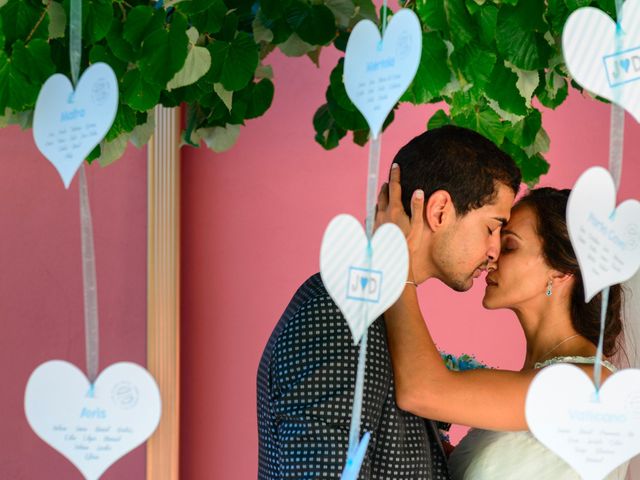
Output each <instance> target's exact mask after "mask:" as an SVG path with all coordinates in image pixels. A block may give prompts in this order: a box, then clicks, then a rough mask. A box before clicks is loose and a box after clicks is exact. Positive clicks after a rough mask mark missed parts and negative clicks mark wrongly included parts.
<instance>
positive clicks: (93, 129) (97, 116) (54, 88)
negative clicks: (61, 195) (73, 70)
mask: <svg viewBox="0 0 640 480" xmlns="http://www.w3.org/2000/svg"><path fill="white" fill-rule="evenodd" d="M117 111H118V80H117V79H116V76H115V74H114V73H113V70H112V69H111V67H110V66H109V65H107V64H106V63H94V64H93V65H91V66H90V67H89V68H87V69H86V70H85V71H84V73H83V74H82V76H81V77H80V80H79V81H78V85H77V87H76V89H75V91H74V90H73V86H72V84H71V82H70V81H69V79H68V78H67V77H66V76H64V75H61V74H59V73H56V74H54V75H52V76H50V77H49V78H48V79H47V81H46V82H45V83H44V85H43V86H42V89H40V93H39V94H38V99H37V100H36V108H35V112H34V114H33V138H34V140H35V142H36V146H37V147H38V150H40V152H42V154H43V155H44V156H45V157H46V158H47V159H48V160H49V161H50V162H51V163H52V164H53V166H54V167H55V168H56V170H58V173H59V174H60V176H61V177H62V181H63V182H64V186H65V187H66V188H69V184H70V183H71V180H72V179H73V176H74V175H75V173H76V171H77V170H78V168H80V165H82V162H83V161H84V159H85V158H87V156H88V155H89V153H91V151H92V150H93V149H94V148H95V146H96V145H98V143H100V142H101V141H102V139H103V138H104V137H105V135H106V134H107V132H108V131H109V129H110V128H111V125H112V124H113V121H114V119H115V117H116V112H117Z"/></svg>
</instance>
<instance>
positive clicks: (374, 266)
mask: <svg viewBox="0 0 640 480" xmlns="http://www.w3.org/2000/svg"><path fill="white" fill-rule="evenodd" d="M408 273H409V252H408V250H407V242H406V240H405V238H404V234H403V233H402V231H401V230H400V229H399V228H398V227H397V226H395V225H393V224H391V223H385V224H384V225H382V226H381V227H380V228H378V229H377V230H376V232H375V234H374V235H373V238H372V239H371V244H370V245H369V243H368V241H367V237H366V235H365V232H364V229H363V228H362V225H360V222H358V220H356V219H355V218H354V217H352V216H351V215H345V214H343V215H338V216H337V217H335V218H334V219H333V220H332V221H331V222H330V223H329V226H328V227H327V230H326V231H325V234H324V237H323V239H322V246H321V248H320V275H321V276H322V281H323V283H324V286H325V288H326V289H327V292H329V295H331V298H332V299H333V301H334V302H336V304H337V305H338V307H339V308H340V311H341V312H342V314H343V315H344V316H345V318H346V320H347V323H348V324H349V329H350V330H351V334H352V335H353V340H354V343H355V344H358V343H359V342H360V338H361V337H362V334H363V333H364V331H365V330H366V329H367V328H368V327H369V325H371V323H372V322H373V321H374V320H375V319H376V318H378V317H379V316H380V315H382V313H383V312H384V311H385V310H387V309H388V308H389V307H390V306H391V305H393V303H394V302H395V301H396V300H397V299H398V297H400V294H401V293H402V290H403V289H404V287H405V282H406V280H407V275H408Z"/></svg>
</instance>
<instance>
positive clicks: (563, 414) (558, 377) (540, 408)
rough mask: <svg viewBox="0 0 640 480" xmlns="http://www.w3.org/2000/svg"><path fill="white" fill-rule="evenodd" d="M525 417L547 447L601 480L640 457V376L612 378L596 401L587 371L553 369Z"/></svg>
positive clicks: (591, 479) (535, 389)
mask: <svg viewBox="0 0 640 480" xmlns="http://www.w3.org/2000/svg"><path fill="white" fill-rule="evenodd" d="M525 413H526V418H527V424H528V425H529V429H530V430H531V433H533V435H535V437H536V438H537V439H538V440H539V441H540V442H541V443H542V444H543V445H545V446H546V447H548V448H549V449H550V450H552V451H553V452H555V453H556V454H557V455H558V456H559V457H560V458H562V459H563V460H564V461H565V462H567V463H568V464H569V465H571V467H572V468H573V469H574V470H575V471H576V472H578V473H579V474H580V475H581V476H582V478H583V479H585V480H602V479H603V478H605V477H606V476H607V475H608V474H609V473H611V472H612V471H613V470H615V469H616V468H617V467H619V466H621V465H623V464H624V463H625V462H627V461H628V460H630V459H631V458H632V457H634V456H635V455H637V454H638V453H640V370H637V369H626V370H621V371H619V372H617V373H615V374H613V375H612V376H611V377H609V378H608V379H607V381H606V382H605V383H604V384H603V385H602V387H601V388H600V392H599V395H598V396H597V398H596V394H595V387H594V385H593V383H592V381H591V379H590V378H589V377H588V376H587V374H586V373H585V372H584V371H583V370H581V369H579V368H578V367H576V366H575V365H569V364H560V365H552V366H550V367H547V368H544V369H542V371H541V372H540V373H538V375H536V377H535V378H534V379H533V382H532V383H531V386H530V387H529V392H528V393H527V400H526V408H525ZM622 468H624V467H622ZM616 478H618V477H616ZM620 478H623V477H620Z"/></svg>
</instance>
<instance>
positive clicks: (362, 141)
mask: <svg viewBox="0 0 640 480" xmlns="http://www.w3.org/2000/svg"><path fill="white" fill-rule="evenodd" d="M368 141H369V130H354V131H353V143H355V144H356V145H360V146H361V147H364V146H365V145H366V144H367V142H368Z"/></svg>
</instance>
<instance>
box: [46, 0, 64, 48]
mask: <svg viewBox="0 0 640 480" xmlns="http://www.w3.org/2000/svg"><path fill="white" fill-rule="evenodd" d="M47 15H48V16H49V39H52V38H63V37H64V35H65V29H66V28H67V14H66V13H65V11H64V7H63V6H62V4H61V3H58V2H53V1H52V2H49V5H48V6H47Z"/></svg>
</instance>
